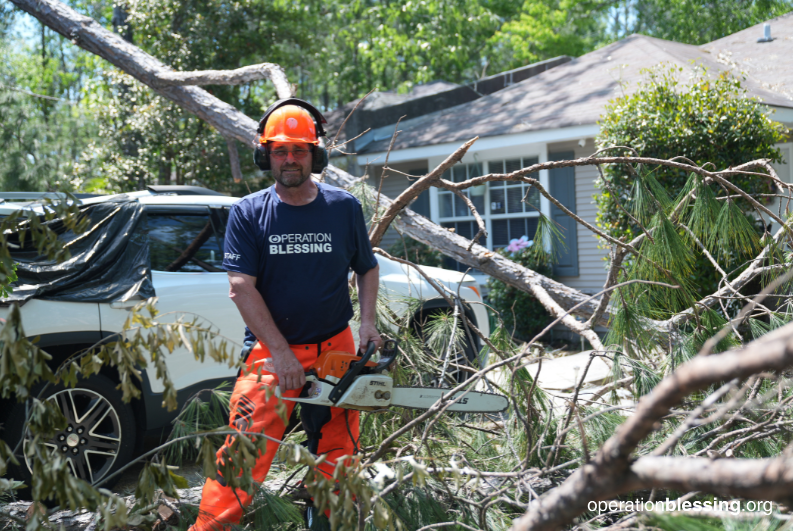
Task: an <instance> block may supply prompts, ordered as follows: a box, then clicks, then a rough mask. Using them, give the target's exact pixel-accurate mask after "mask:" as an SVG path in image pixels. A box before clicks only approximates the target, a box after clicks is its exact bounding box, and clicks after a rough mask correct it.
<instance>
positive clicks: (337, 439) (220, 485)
mask: <svg viewBox="0 0 793 531" xmlns="http://www.w3.org/2000/svg"><path fill="white" fill-rule="evenodd" d="M290 348H291V349H292V352H294V353H295V356H296V357H297V359H298V361H299V362H300V363H301V364H302V365H303V369H304V370H308V369H309V367H311V365H312V364H313V363H314V362H315V361H316V360H317V358H318V357H319V355H320V354H321V353H323V352H325V351H328V350H341V351H344V352H349V353H351V354H354V353H355V342H354V341H353V337H352V331H351V330H350V329H349V327H348V328H347V329H346V330H344V331H343V332H341V333H340V334H337V335H335V336H333V337H332V338H330V339H328V340H325V341H323V342H322V343H321V344H317V343H313V344H310V345H290ZM269 358H270V351H269V350H268V349H267V347H266V346H264V345H263V344H262V343H261V342H259V343H257V344H256V346H255V347H254V349H253V351H252V352H251V354H250V356H249V357H248V360H247V362H246V365H247V368H248V370H247V371H243V374H242V375H241V376H240V377H239V378H237V383H236V384H235V385H234V392H233V393H232V395H231V404H230V406H231V415H230V418H229V425H230V426H231V427H232V428H233V429H236V430H240V431H249V432H260V433H264V434H265V435H267V436H269V437H273V438H276V439H282V438H283V436H284V431H285V430H286V426H285V425H284V423H283V421H282V420H281V418H280V417H279V416H278V414H277V413H276V412H275V406H276V405H277V403H278V399H277V398H276V397H275V396H272V397H271V398H270V399H269V400H265V392H266V391H265V390H266V389H267V387H268V386H271V385H277V382H278V378H277V376H276V375H275V374H274V373H273V372H270V371H268V370H267V368H269V369H271V370H272V365H271V363H272V360H270V359H269ZM259 373H261V379H260V375H259ZM302 391H303V390H302V389H294V390H291V391H286V392H284V393H283V395H284V396H286V397H298V396H299V395H300V393H301V392H302ZM284 403H285V404H286V407H287V418H288V417H289V416H291V414H292V410H293V409H294V407H295V402H292V401H289V400H286V401H284ZM301 417H302V421H303V426H304V429H305V430H306V435H307V436H308V438H309V441H308V446H309V450H310V451H312V452H313V453H315V454H327V455H328V460H329V461H331V463H332V464H330V463H323V464H322V465H320V466H319V469H320V471H321V472H322V473H323V474H325V475H326V476H329V477H330V476H331V475H332V474H333V470H334V465H335V463H336V459H338V458H340V457H342V456H347V455H353V453H355V451H356V450H357V444H358V438H359V427H358V412H357V411H354V410H347V409H341V408H335V407H323V406H313V407H311V408H307V407H306V406H305V404H304V405H301ZM231 441H233V437H232V436H228V437H227V438H226V442H225V444H224V445H223V446H222V447H221V448H220V449H219V450H218V452H217V454H216V455H217V459H218V461H220V460H221V459H223V456H224V454H225V452H226V451H227V448H228V445H230V444H231ZM277 450H278V445H277V444H275V443H273V442H268V443H267V451H266V452H265V453H264V454H261V455H260V456H259V458H258V459H257V460H256V465H255V466H254V467H253V470H252V475H253V480H254V481H256V482H259V483H261V482H263V481H264V479H265V478H266V477H267V472H268V471H269V470H270V465H271V464H272V462H273V458H274V457H275V453H276V451H277ZM225 483H226V482H225V481H224V480H223V478H222V477H220V474H218V476H217V480H213V479H209V478H207V480H206V483H205V484H204V490H203V493H202V496H201V506H200V508H199V513H198V520H197V521H196V523H195V525H193V527H192V528H191V529H190V531H221V530H224V529H228V528H229V526H230V525H232V524H238V523H239V521H240V519H241V518H242V514H243V511H244V508H245V507H247V506H248V505H250V503H251V501H252V497H251V496H250V495H248V494H246V493H245V492H244V491H241V490H236V489H232V488H231V487H227V486H226V485H225Z"/></svg>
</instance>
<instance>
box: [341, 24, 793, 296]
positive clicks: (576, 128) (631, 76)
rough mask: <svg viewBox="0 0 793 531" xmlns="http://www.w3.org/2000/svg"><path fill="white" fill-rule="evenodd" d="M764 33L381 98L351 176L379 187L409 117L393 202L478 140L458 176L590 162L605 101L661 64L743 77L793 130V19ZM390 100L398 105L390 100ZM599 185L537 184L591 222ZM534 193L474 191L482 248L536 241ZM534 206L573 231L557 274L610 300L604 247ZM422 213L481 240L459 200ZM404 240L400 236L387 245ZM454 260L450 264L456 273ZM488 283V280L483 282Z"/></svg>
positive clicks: (563, 62)
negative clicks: (605, 292)
mask: <svg viewBox="0 0 793 531" xmlns="http://www.w3.org/2000/svg"><path fill="white" fill-rule="evenodd" d="M766 24H768V25H770V31H771V36H772V39H771V40H767V39H765V38H764V35H765V34H764V26H763V25H762V24H760V25H757V26H753V27H751V28H748V29H746V30H743V31H741V32H738V33H735V34H733V35H730V36H728V37H725V38H723V39H719V40H717V41H713V42H711V43H708V44H705V45H703V46H692V45H687V44H680V43H677V42H670V41H665V40H661V39H656V38H652V37H646V36H644V35H631V36H630V37H627V38H625V39H622V40H620V41H618V42H615V43H613V44H610V45H608V46H605V47H603V48H601V49H599V50H596V51H593V52H590V53H588V54H586V55H583V56H581V57H578V58H576V59H572V60H571V59H570V58H566V57H562V58H557V59H553V60H551V61H547V62H544V63H538V64H536V65H529V66H528V67H524V68H522V69H518V70H516V71H512V72H507V73H504V74H499V75H497V76H492V77H491V78H488V79H486V80H480V81H479V82H478V83H477V84H471V85H467V86H449V85H448V84H447V85H438V86H435V87H427V88H425V89H424V90H425V92H424V93H421V92H419V93H415V94H409V95H404V96H401V97H400V96H398V95H376V96H375V95H373V96H375V99H374V103H373V104H371V105H370V107H368V108H366V105H367V104H366V103H365V104H364V105H363V106H362V107H364V112H362V113H360V118H359V119H357V121H355V122H353V120H356V119H355V118H353V119H351V121H350V122H348V124H347V126H345V130H344V131H343V132H342V133H341V136H342V137H343V138H346V139H352V138H354V137H356V136H357V135H359V134H360V133H361V132H362V131H363V130H364V127H362V125H363V124H367V126H368V127H371V130H370V131H369V132H367V133H365V134H363V135H361V136H358V137H357V138H355V139H354V140H352V141H351V142H350V144H348V145H347V148H346V151H349V152H354V153H356V155H355V156H352V157H348V160H347V163H348V164H349V166H352V168H350V169H351V171H353V172H356V170H357V172H358V173H359V174H363V170H366V173H367V174H368V176H369V182H370V184H372V185H373V186H375V187H379V186H381V183H380V179H381V174H382V166H383V164H384V161H385V158H386V154H387V153H388V151H389V145H390V144H391V139H392V134H393V133H394V130H395V124H396V122H397V120H398V119H399V117H400V116H403V115H406V117H405V118H404V119H402V121H401V122H400V123H399V130H400V131H401V132H400V133H399V135H398V136H397V138H396V140H395V141H394V143H393V146H392V147H391V150H390V153H388V163H389V166H390V167H391V168H394V169H396V170H398V171H400V172H402V173H401V174H398V173H391V174H390V175H388V176H387V177H386V178H385V179H383V182H382V191H383V193H384V194H386V195H388V196H389V197H392V198H394V197H396V196H397V195H398V194H399V193H400V192H401V191H402V190H404V189H405V188H406V187H407V186H408V185H409V184H410V177H408V176H411V175H423V174H425V173H426V172H427V171H428V169H431V168H434V167H435V166H436V165H437V164H439V163H440V162H441V161H443V160H444V159H445V158H446V157H447V156H448V155H449V154H451V153H452V152H453V151H454V150H455V149H456V148H458V147H459V146H460V145H461V144H462V143H463V142H465V141H467V140H470V139H471V138H473V137H475V136H478V137H479V140H478V141H477V142H476V143H475V144H474V145H473V147H472V148H471V149H470V150H469V151H468V153H467V154H466V155H465V157H464V158H463V160H462V161H461V163H460V164H457V165H456V166H455V167H454V168H453V169H452V171H451V172H450V174H449V175H448V176H447V177H448V178H450V179H452V180H454V181H460V180H464V179H468V178H470V177H473V176H476V175H483V174H487V173H491V172H509V171H513V170H516V169H519V168H521V167H525V166H528V165H530V164H532V163H535V162H538V161H539V162H544V161H549V160H562V159H572V158H578V157H586V156H589V155H592V154H593V153H594V152H595V143H594V138H595V136H596V135H597V133H598V120H599V119H600V116H601V114H602V113H603V110H604V106H605V105H606V103H607V102H608V101H609V100H610V99H612V98H614V97H616V96H619V95H620V94H623V93H628V92H630V91H632V90H635V88H636V86H637V82H638V81H640V80H642V79H643V78H644V75H643V74H642V70H643V69H647V68H650V67H653V66H655V65H658V64H659V63H668V64H670V65H674V66H677V67H680V68H682V69H683V70H684V72H683V73H682V75H683V76H685V75H686V72H690V71H691V70H692V69H693V68H694V67H695V66H694V65H701V66H704V67H707V68H708V69H709V71H711V72H713V73H719V72H721V71H724V70H729V71H732V72H734V73H736V74H740V73H743V74H744V75H745V80H744V83H743V86H744V87H745V88H746V89H747V90H748V92H749V94H750V95H752V96H756V97H758V98H760V99H761V100H762V101H763V102H764V103H765V104H766V105H767V106H768V107H769V109H770V110H773V111H775V114H774V118H775V119H776V120H778V121H781V122H783V123H784V124H785V125H786V126H788V127H793V13H790V14H787V15H784V16H781V17H778V18H776V19H773V20H770V21H769V22H767V23H766ZM516 74H517V75H516ZM477 85H479V87H477ZM477 88H480V90H477ZM370 97H371V96H370ZM388 98H391V100H390V101H391V102H392V103H390V104H387V103H386V100H387V99H388ZM352 106H353V104H349V105H348V106H346V109H340V110H338V111H335V112H334V113H332V114H331V118H330V122H331V124H330V125H331V127H330V128H329V129H330V130H331V131H333V130H334V127H335V128H336V129H338V128H339V127H340V125H341V120H343V119H344V116H346V114H347V113H348V112H349V110H350V109H351V108H352ZM356 114H358V113H356ZM331 138H332V135H331ZM779 147H780V148H781V149H782V152H783V156H784V159H785V162H784V163H783V164H781V165H778V167H777V171H778V172H779V175H780V177H781V178H782V179H784V180H786V181H788V182H791V181H793V176H792V175H791V165H790V163H789V161H790V159H791V155H793V147H792V146H791V143H790V142H788V143H785V144H781V145H780V146H779ZM342 162H343V161H342ZM349 166H348V167H349ZM356 166H357V167H356ZM405 174H407V175H405ZM596 177H597V169H596V168H595V167H592V166H584V167H577V168H563V169H558V170H550V171H542V172H540V175H539V178H540V181H541V182H542V183H543V186H545V187H546V189H548V190H549V191H550V192H551V194H552V195H553V196H554V197H556V198H557V199H559V200H560V202H562V203H563V204H564V205H565V206H567V207H568V208H569V209H570V210H572V211H573V212H576V213H577V214H578V215H579V216H581V217H582V218H584V219H585V220H587V221H589V222H591V223H594V222H595V215H596V206H595V203H594V200H593V197H594V196H595V194H597V193H598V190H597V189H596V188H595V185H594V182H595V179H596ZM526 193H527V189H526V186H525V185H523V184H521V183H489V184H488V185H486V186H481V187H477V188H474V189H469V191H468V194H469V198H470V199H471V201H472V202H473V203H474V205H475V206H477V209H478V211H479V213H480V214H481V215H482V218H483V219H484V220H485V223H486V224H487V229H488V236H487V239H486V241H482V242H480V243H483V244H486V245H487V247H488V248H490V249H496V248H499V247H503V246H505V245H507V244H508V243H509V241H510V239H513V238H518V237H520V236H522V235H527V236H529V237H532V235H533V234H534V231H535V229H536V226H537V217H538V216H539V214H538V212H537V210H536V209H535V208H533V207H532V206H530V205H526V204H525V203H523V202H521V199H523V197H524V196H525V194H526ZM528 201H529V203H531V204H532V205H533V206H534V207H536V208H538V209H539V210H540V211H541V212H543V213H544V214H545V215H547V216H550V217H551V218H553V219H554V220H556V221H557V222H559V223H560V225H561V226H562V227H563V229H564V233H565V240H566V247H567V249H566V251H565V252H564V254H563V255H562V257H561V259H560V261H559V263H558V265H557V267H556V270H555V275H556V276H557V277H558V278H559V280H560V281H562V282H564V283H565V284H567V285H569V286H571V287H574V288H577V289H580V290H582V291H584V292H587V293H595V292H597V291H600V290H601V289H602V286H603V284H604V282H605V279H606V270H605V269H604V266H605V262H604V260H603V258H604V257H605V255H606V253H607V251H606V250H605V249H601V248H599V243H598V240H597V239H596V238H595V236H594V234H593V233H592V232H591V231H589V230H588V229H586V228H585V227H582V226H579V225H577V224H576V223H575V222H574V221H573V220H572V219H571V218H569V217H568V216H566V215H565V214H563V213H562V212H561V211H560V210H559V209H558V208H556V207H555V206H553V205H551V204H550V203H549V202H548V201H547V200H546V199H545V198H540V197H539V195H538V194H534V195H532V194H531V193H530V194H529V197H528ZM412 208H413V209H414V210H416V211H418V212H420V213H422V214H424V215H426V216H428V217H429V218H430V219H432V220H433V221H434V222H436V223H438V224H440V225H442V226H444V227H449V228H454V229H455V230H456V231H457V232H458V233H459V234H461V235H464V236H468V237H472V236H473V235H474V234H476V232H477V228H476V222H475V221H474V218H473V216H472V215H471V213H470V212H469V211H468V210H467V209H466V208H465V207H464V204H463V203H462V201H460V200H459V198H457V197H455V196H454V195H453V194H451V193H449V192H446V191H443V190H439V189H437V188H432V189H431V190H429V191H428V193H426V195H424V196H423V197H420V198H419V199H418V200H416V202H415V203H414V204H413V205H412ZM398 237H399V236H398V235H397V234H395V233H392V234H390V235H389V236H388V238H389V239H388V240H385V241H384V242H383V247H388V245H390V244H391V243H392V242H393V241H395V240H396V239H397V238H398ZM449 262H450V263H449V264H447V266H449V267H456V266H457V264H456V263H455V262H453V261H451V260H450V261H449ZM479 280H485V278H484V276H483V277H481V278H480V279H479Z"/></svg>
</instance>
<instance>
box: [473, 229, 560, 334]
mask: <svg viewBox="0 0 793 531" xmlns="http://www.w3.org/2000/svg"><path fill="white" fill-rule="evenodd" d="M497 252H498V253H499V254H501V255H503V256H505V257H506V258H509V259H510V260H512V261H513V262H515V263H517V264H520V265H522V266H523V267H526V268H528V269H531V270H532V271H536V272H537V273H539V274H541V275H545V276H547V277H550V276H551V273H552V271H553V268H552V266H551V257H550V255H549V254H548V253H546V252H545V250H543V249H542V245H541V244H540V243H539V242H538V243H537V245H535V244H534V242H533V241H532V240H529V239H528V238H527V237H526V236H523V237H522V238H521V239H520V240H512V241H511V242H510V244H509V245H508V246H507V247H505V248H503V249H499V250H498V251H497ZM487 285H488V287H489V288H490V292H489V293H488V299H489V300H490V305H491V306H492V307H493V309H494V310H496V311H497V312H498V313H499V314H500V315H501V319H502V321H503V322H504V326H506V327H507V329H508V330H509V331H510V333H511V334H512V335H513V336H514V337H515V338H516V339H520V340H523V341H529V340H530V339H532V338H533V337H534V336H536V335H537V333H539V332H540V331H541V330H542V329H543V328H545V327H546V326H548V325H549V324H550V322H551V316H550V315H548V312H547V310H546V309H545V307H544V306H543V305H542V304H541V303H540V301H538V300H537V299H536V298H534V296H533V295H532V294H531V293H526V292H525V291H521V290H519V289H516V288H513V287H512V286H509V285H507V284H505V283H503V282H501V281H500V280H496V279H494V278H490V279H489V280H488V281H487Z"/></svg>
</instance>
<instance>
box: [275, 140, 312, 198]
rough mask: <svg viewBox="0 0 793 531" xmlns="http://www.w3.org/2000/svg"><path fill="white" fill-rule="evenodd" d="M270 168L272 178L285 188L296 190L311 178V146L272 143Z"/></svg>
mask: <svg viewBox="0 0 793 531" xmlns="http://www.w3.org/2000/svg"><path fill="white" fill-rule="evenodd" d="M269 147H270V167H271V168H272V170H273V178H275V180H276V181H278V182H279V183H280V184H281V185H282V186H285V187H286V188H297V187H298V186H300V185H301V184H303V183H304V182H306V180H308V178H309V177H310V176H311V148H312V145H311V144H303V143H294V142H272V143H271V144H270V146H269Z"/></svg>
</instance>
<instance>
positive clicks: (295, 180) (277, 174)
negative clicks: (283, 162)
mask: <svg viewBox="0 0 793 531" xmlns="http://www.w3.org/2000/svg"><path fill="white" fill-rule="evenodd" d="M284 170H298V171H300V172H301V173H300V174H299V175H295V174H294V173H290V174H289V175H284V174H283V172H284ZM309 177H311V168H306V169H305V170H303V168H302V167H301V166H298V165H295V167H293V168H283V167H282V168H281V170H280V171H279V170H276V169H275V168H273V178H274V179H275V180H276V181H278V183H279V184H281V186H284V187H286V188H297V187H298V186H300V185H301V184H303V183H304V182H306V181H307V180H308V178H309Z"/></svg>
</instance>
